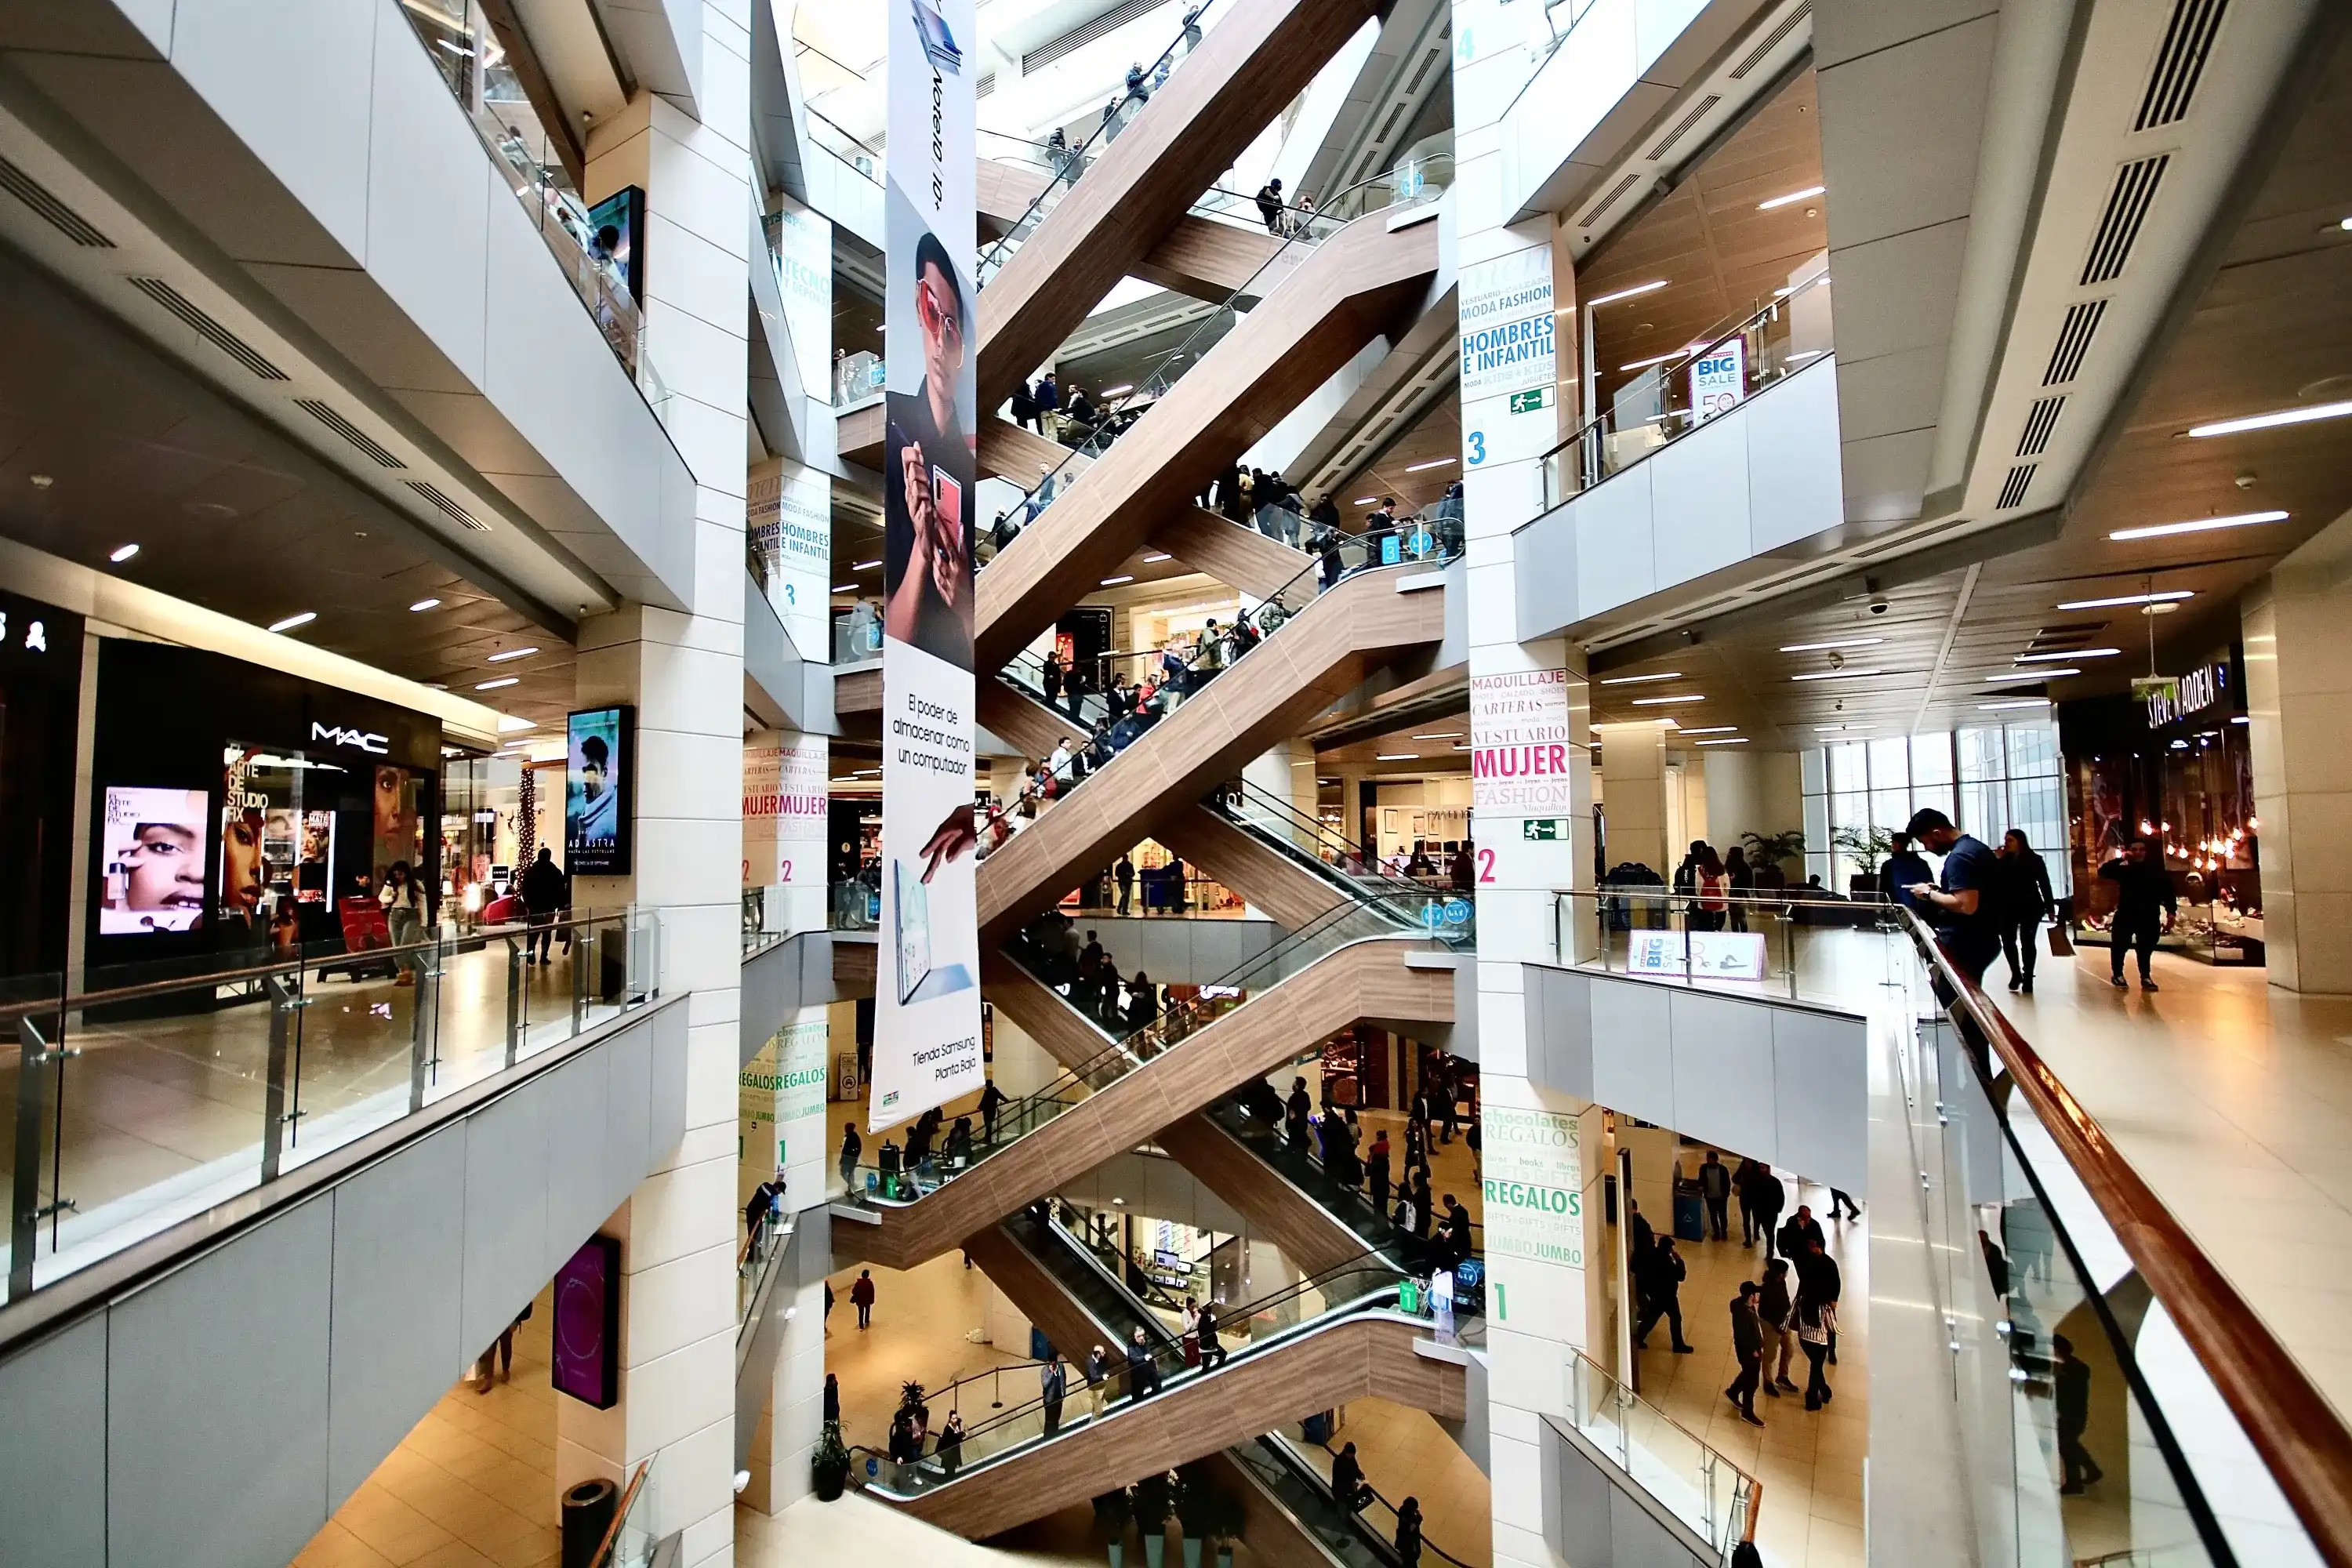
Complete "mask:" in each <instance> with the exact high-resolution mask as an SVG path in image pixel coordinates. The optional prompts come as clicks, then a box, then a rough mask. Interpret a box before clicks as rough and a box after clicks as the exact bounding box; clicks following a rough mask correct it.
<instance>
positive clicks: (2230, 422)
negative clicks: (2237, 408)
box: [2189, 403, 2352, 436]
mask: <svg viewBox="0 0 2352 1568" xmlns="http://www.w3.org/2000/svg"><path fill="white" fill-rule="evenodd" d="M2347 414H2352V403H2315V404H2314V405H2311V406H2310V407H2308V408H2280V409H2274V410H2273V411H2272V412H2271V413H2268V414H2249V415H2247V416H2245V417H2244V418H2242V419H2222V420H2217V421H2216V422H2214V423H2213V424H2210V425H2192V426H2189V434H2190V435H2191V436H2236V435H2241V434H2242V433H2243V432H2245V431H2248V430H2269V429H2273V428H2274V427H2276V426H2281V425H2308V424H2310V423H2311V422H2312V421H2313V420H2315V419H2341V418H2343V417H2344V416H2346V415H2347Z"/></svg>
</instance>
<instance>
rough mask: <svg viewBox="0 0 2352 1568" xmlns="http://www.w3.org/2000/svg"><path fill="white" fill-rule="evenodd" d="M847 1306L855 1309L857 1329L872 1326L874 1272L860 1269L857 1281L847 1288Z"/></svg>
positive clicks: (869, 1269)
mask: <svg viewBox="0 0 2352 1568" xmlns="http://www.w3.org/2000/svg"><path fill="white" fill-rule="evenodd" d="M849 1304H850V1305H851V1306H853V1307H855V1308H856V1309H857V1326H858V1327H859V1328H861V1329H870V1328H872V1327H873V1326H874V1270H872V1269H871V1268H861V1269H859V1270H858V1271H857V1281H856V1284H854V1285H852V1286H850V1288H849Z"/></svg>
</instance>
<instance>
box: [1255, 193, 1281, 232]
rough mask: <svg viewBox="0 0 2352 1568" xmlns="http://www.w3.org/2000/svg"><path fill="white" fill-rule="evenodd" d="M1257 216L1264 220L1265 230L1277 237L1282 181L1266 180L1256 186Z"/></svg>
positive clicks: (1279, 229) (1279, 225) (1279, 227)
mask: <svg viewBox="0 0 2352 1568" xmlns="http://www.w3.org/2000/svg"><path fill="white" fill-rule="evenodd" d="M1257 211H1258V216H1260V217H1262V218H1264V219H1265V232H1266V233H1268V234H1271V235H1275V236H1277V237H1279V236H1280V235H1281V233H1282V182H1281V181H1280V180H1268V181H1267V182H1266V183H1265V184H1263V185H1261V186H1259V187H1258V193H1257Z"/></svg>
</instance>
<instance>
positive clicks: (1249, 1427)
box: [898, 1315, 1468, 1541]
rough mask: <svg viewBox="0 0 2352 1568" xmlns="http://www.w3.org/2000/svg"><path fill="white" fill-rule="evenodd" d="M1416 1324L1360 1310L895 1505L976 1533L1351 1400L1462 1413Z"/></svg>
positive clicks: (1452, 1373)
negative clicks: (1420, 1347)
mask: <svg viewBox="0 0 2352 1568" xmlns="http://www.w3.org/2000/svg"><path fill="white" fill-rule="evenodd" d="M1422 1333H1423V1331H1422V1329H1421V1328H1420V1327H1419V1326H1417V1325H1415V1324H1413V1323H1411V1322H1407V1321H1401V1320H1397V1319H1392V1318H1382V1317H1374V1316H1369V1315H1368V1316H1365V1317H1361V1318H1355V1319H1350V1320H1347V1321H1341V1322H1337V1323H1333V1324H1329V1325H1328V1326H1326V1327H1323V1328H1320V1329H1318V1330H1316V1331H1311V1332H1308V1333H1304V1334H1301V1335H1300V1336H1299V1337H1298V1338H1297V1339H1296V1340H1293V1341H1291V1342H1288V1343H1286V1344H1281V1345H1274V1346H1269V1347H1267V1348H1266V1349H1265V1350H1262V1351H1259V1352H1255V1353H1254V1354H1251V1355H1248V1356H1244V1357H1243V1358H1242V1359H1240V1360H1238V1361H1236V1362H1234V1364H1233V1365H1232V1366H1230V1367H1228V1368H1227V1369H1225V1370H1224V1371H1223V1372H1220V1373H1216V1374H1214V1375H1213V1376H1210V1377H1204V1378H1201V1379H1199V1380H1197V1381H1193V1382H1190V1383H1186V1384H1182V1385H1181V1386H1179V1387H1176V1388H1173V1389H1171V1390H1169V1391H1168V1392H1166V1393H1164V1394H1158V1395H1155V1396H1153V1397H1152V1398H1150V1399H1146V1400H1144V1401H1143V1402H1142V1403H1141V1404H1140V1405H1131V1404H1129V1403H1127V1402H1126V1401H1124V1400H1122V1401H1121V1402H1119V1403H1118V1404H1115V1405H1112V1406H1111V1412H1110V1415H1109V1417H1108V1419H1106V1420H1105V1421H1104V1422H1103V1423H1102V1425H1101V1426H1093V1425H1091V1424H1089V1425H1088V1426H1083V1427H1080V1428H1079V1429H1078V1430H1076V1431H1075V1432H1071V1433H1068V1434H1066V1435H1065V1436H1062V1437H1059V1438H1057V1439H1055V1441H1053V1442H1050V1443H1041V1444H1037V1445H1034V1447H1030V1448H1028V1449H1026V1450H1025V1451H1023V1452H1021V1453H1017V1454H1015V1455H1013V1456H1012V1457H1010V1458H1006V1459H1003V1460H1002V1461H1000V1462H999V1463H996V1464H993V1465H991V1466H989V1467H987V1468H986V1469H985V1470H984V1471H981V1472H978V1473H975V1474H974V1475H972V1476H971V1478H970V1479H967V1480H963V1481H960V1482H957V1483H955V1484H953V1485H949V1486H943V1487H939V1488H936V1489H932V1490H930V1491H928V1492H925V1493H924V1494H923V1495H922V1496H920V1497H919V1498H917V1499H915V1500H912V1501H910V1502H907V1503H902V1504H899V1505H898V1506H899V1507H901V1508H903V1509H904V1510H906V1511H907V1512H908V1513H911V1514H913V1515H914V1516H915V1517H916V1518H918V1519H919V1520H922V1521H925V1522H926V1523H929V1524H934V1525H937V1526H939V1527H940V1529H942V1530H950V1531H954V1532H955V1533H956V1534H958V1535H961V1536H963V1537H965V1538H966V1539H967V1540H972V1541H978V1540H982V1539H983V1538H985V1537H987V1536H991V1535H994V1534H996V1533H998V1532H999V1531H1006V1530H1010V1529H1012V1528H1013V1526H1015V1525H1019V1524H1024V1523H1026V1522H1028V1521H1030V1520H1033V1519H1038V1518H1042V1517H1043V1516H1044V1515H1045V1514H1048V1513H1051V1512H1054V1511H1055V1510H1057V1509H1064V1508H1068V1507H1069V1506H1071V1505H1072V1504H1074V1503H1080V1502H1084V1501H1086V1500H1087V1499H1088V1498H1090V1497H1092V1496H1094V1495H1095V1494H1096V1493H1097V1492H1099V1491H1102V1490H1105V1489H1107V1488H1108V1487H1109V1486H1111V1485H1114V1484H1117V1483H1118V1480H1120V1479H1122V1478H1132V1477H1135V1476H1140V1475H1146V1474H1149V1473H1150V1472H1152V1471H1154V1470H1165V1469H1171V1468H1174V1467H1175V1466H1178V1465H1181V1464H1188V1463H1190V1462H1192V1460H1195V1459H1200V1458H1206V1457H1207V1456H1209V1455H1211V1454H1214V1453H1216V1452H1218V1451H1219V1450H1220V1449H1223V1448H1228V1447H1233V1446H1234V1444H1237V1443H1245V1442H1249V1441H1251V1440H1252V1439H1254V1438H1255V1437H1256V1436H1257V1435H1258V1434H1259V1433H1261V1432H1270V1431H1272V1430H1274V1429H1275V1428H1276V1427H1278V1426H1285V1425H1286V1424H1288V1423H1290V1422H1293V1421H1297V1420H1299V1419H1301V1418H1302V1417H1304V1416H1307V1415H1313V1414H1314V1413H1315V1412H1316V1411H1318V1410H1329V1409H1332V1408H1334V1407H1336V1406H1338V1405H1343V1404H1346V1403H1347V1402H1348V1401H1349V1400H1351V1399H1368V1398H1381V1399H1388V1400H1391V1401H1394V1402H1395V1403H1397V1404H1401V1405H1412V1406H1415V1407H1417V1408H1420V1409H1423V1410H1426V1411H1428V1412H1429V1413H1430V1414H1431V1415H1435V1416H1438V1417H1439V1418H1441V1419H1451V1420H1460V1419H1462V1418H1463V1416H1464V1414H1465V1408H1466V1402H1467V1398H1468V1393H1467V1385H1466V1381H1465V1374H1464V1373H1463V1369H1462V1367H1461V1366H1460V1365H1459V1364H1458V1363H1454V1362H1448V1361H1438V1360H1435V1359H1433V1358H1430V1357H1426V1356H1423V1355H1421V1354H1419V1353H1418V1352H1415V1351H1414V1349H1413V1342H1414V1341H1415V1340H1417V1339H1419V1338H1421V1337H1422Z"/></svg>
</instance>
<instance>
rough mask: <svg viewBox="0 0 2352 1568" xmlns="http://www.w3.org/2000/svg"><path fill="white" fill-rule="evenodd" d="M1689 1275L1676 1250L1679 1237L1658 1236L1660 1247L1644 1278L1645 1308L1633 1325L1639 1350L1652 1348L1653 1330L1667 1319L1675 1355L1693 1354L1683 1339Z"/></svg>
mask: <svg viewBox="0 0 2352 1568" xmlns="http://www.w3.org/2000/svg"><path fill="white" fill-rule="evenodd" d="M1687 1272H1688V1270H1687V1269H1685V1267H1684V1265H1683V1260H1682V1255H1681V1254H1680V1253H1678V1252H1676V1251H1675V1238H1674V1237H1671V1236H1662V1237H1658V1240H1657V1245H1656V1246H1654V1247H1651V1248H1650V1250H1649V1253H1648V1261H1647V1264H1646V1266H1645V1272H1644V1273H1643V1275H1642V1276H1640V1278H1641V1280H1642V1283H1643V1291H1642V1295H1643V1308H1642V1316H1641V1319H1640V1321H1638V1322H1636V1323H1635V1324H1634V1326H1633V1348H1634V1349H1635V1350H1647V1349H1649V1348H1650V1347H1649V1343H1648V1341H1649V1338H1650V1331H1651V1330H1652V1329H1654V1328H1656V1327H1657V1326H1658V1320H1659V1319H1660V1318H1664V1319H1665V1320H1666V1327H1667V1330H1668V1331H1669V1332H1670V1334H1671V1335H1672V1342H1673V1344H1674V1348H1675V1354H1676V1355H1689V1354H1690V1353H1692V1351H1693V1350H1694V1349H1695V1347H1694V1346H1692V1345H1691V1344H1689V1343H1688V1342H1685V1340H1684V1339H1683V1301H1682V1289H1683V1279H1684V1276H1685V1274H1686V1273H1687Z"/></svg>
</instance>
